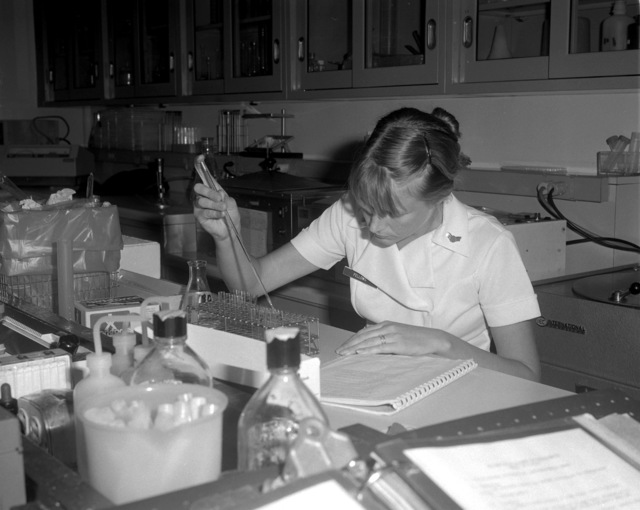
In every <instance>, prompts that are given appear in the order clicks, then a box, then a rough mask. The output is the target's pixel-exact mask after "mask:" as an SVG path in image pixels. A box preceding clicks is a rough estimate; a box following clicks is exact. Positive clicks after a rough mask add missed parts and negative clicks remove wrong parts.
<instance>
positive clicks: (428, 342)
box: [336, 321, 449, 356]
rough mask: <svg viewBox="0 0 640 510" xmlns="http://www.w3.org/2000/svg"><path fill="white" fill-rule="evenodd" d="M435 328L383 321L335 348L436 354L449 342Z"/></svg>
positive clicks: (341, 351)
mask: <svg viewBox="0 0 640 510" xmlns="http://www.w3.org/2000/svg"><path fill="white" fill-rule="evenodd" d="M446 335H447V334H446V333H444V332H443V331H441V330H438V329H432V328H425V327H421V326H410V325H407V324H401V323H398V322H391V321H384V322H380V323H378V324H373V325H371V326H367V327H365V328H363V329H361V330H360V331H358V332H357V333H356V334H355V335H353V336H352V337H351V338H350V339H349V340H347V341H346V342H345V343H344V344H342V345H341V346H340V347H339V348H338V349H337V350H336V352H337V353H338V354H339V355H341V356H346V355H348V354H365V353H368V354H381V353H384V354H405V355H410V356H419V355H423V354H437V353H439V352H442V351H444V350H446V349H447V348H448V346H449V344H448V342H447V340H446V339H445V336H446Z"/></svg>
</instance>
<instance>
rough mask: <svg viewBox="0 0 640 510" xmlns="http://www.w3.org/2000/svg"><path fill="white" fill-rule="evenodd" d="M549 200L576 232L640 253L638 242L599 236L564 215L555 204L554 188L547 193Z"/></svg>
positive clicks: (606, 244)
mask: <svg viewBox="0 0 640 510" xmlns="http://www.w3.org/2000/svg"><path fill="white" fill-rule="evenodd" d="M547 200H548V202H549V205H550V206H551V207H552V208H553V210H554V211H556V213H557V214H558V216H560V217H561V219H564V220H565V221H567V225H568V226H569V228H571V230H573V231H574V232H576V233H578V234H580V235H582V236H583V237H585V238H587V239H589V240H591V241H593V242H594V243H597V244H600V245H602V246H606V247H607V248H612V249H614V250H621V251H631V252H638V253H640V246H638V245H637V244H634V243H632V242H631V241H626V240H624V239H618V238H615V237H601V236H598V235H597V234H594V233H593V232H589V231H588V230H586V229H584V228H583V227H580V226H579V225H577V224H576V223H573V222H572V221H570V220H568V219H567V218H566V216H564V214H562V212H561V211H560V209H558V207H557V206H556V204H555V202H554V200H553V189H551V190H550V191H549V193H548V195H547ZM616 244H619V245H622V246H616Z"/></svg>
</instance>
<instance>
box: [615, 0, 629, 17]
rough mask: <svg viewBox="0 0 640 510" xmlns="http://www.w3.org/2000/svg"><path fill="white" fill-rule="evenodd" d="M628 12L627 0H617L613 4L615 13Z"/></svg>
mask: <svg viewBox="0 0 640 510" xmlns="http://www.w3.org/2000/svg"><path fill="white" fill-rule="evenodd" d="M626 13H627V3H626V1H625V0H616V2H615V3H614V4H613V14H618V15H620V14H626Z"/></svg>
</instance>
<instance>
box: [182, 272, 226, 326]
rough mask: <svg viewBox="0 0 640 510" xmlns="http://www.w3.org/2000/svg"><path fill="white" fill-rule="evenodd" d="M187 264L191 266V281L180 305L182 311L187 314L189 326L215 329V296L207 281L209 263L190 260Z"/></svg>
mask: <svg viewBox="0 0 640 510" xmlns="http://www.w3.org/2000/svg"><path fill="white" fill-rule="evenodd" d="M187 264H188V265H189V281H188V282H187V290H186V291H185V294H184V296H183V298H182V302H181V303H180V309H181V310H184V311H185V312H186V313H187V321H188V322H189V324H199V325H201V326H209V327H215V326H216V324H217V321H216V319H215V316H214V314H213V310H212V305H211V303H212V302H213V300H214V296H213V293H212V292H211V289H210V288H209V282H208V281H207V261H206V260H190V261H188V262H187Z"/></svg>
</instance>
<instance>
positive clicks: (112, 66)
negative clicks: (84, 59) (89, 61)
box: [109, 62, 116, 78]
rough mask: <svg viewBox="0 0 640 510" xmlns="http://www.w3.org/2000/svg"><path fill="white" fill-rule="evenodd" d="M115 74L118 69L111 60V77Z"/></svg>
mask: <svg viewBox="0 0 640 510" xmlns="http://www.w3.org/2000/svg"><path fill="white" fill-rule="evenodd" d="M115 74H116V69H115V66H114V65H113V62H109V78H113V76H114V75H115Z"/></svg>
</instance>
